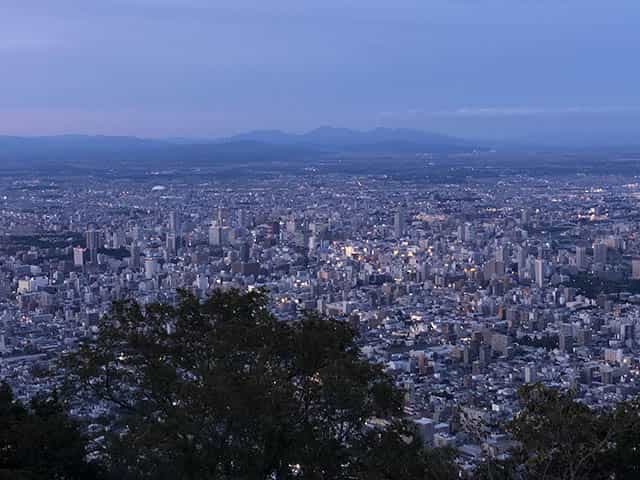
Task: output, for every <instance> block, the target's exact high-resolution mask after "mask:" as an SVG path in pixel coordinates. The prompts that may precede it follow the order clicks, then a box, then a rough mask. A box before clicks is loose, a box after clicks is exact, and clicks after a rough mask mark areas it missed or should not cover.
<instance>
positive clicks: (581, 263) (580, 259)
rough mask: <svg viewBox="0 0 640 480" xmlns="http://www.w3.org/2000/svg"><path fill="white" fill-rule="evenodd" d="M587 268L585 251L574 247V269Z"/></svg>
mask: <svg viewBox="0 0 640 480" xmlns="http://www.w3.org/2000/svg"><path fill="white" fill-rule="evenodd" d="M586 266H587V249H586V248H585V247H576V267H578V268H580V269H582V268H585V267H586Z"/></svg>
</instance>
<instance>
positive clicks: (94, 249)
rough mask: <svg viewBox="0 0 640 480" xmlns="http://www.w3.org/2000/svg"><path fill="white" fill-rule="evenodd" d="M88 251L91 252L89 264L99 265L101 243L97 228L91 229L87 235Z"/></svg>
mask: <svg viewBox="0 0 640 480" xmlns="http://www.w3.org/2000/svg"><path fill="white" fill-rule="evenodd" d="M85 237H86V243H87V251H88V252H89V262H90V263H93V264H95V263H98V243H99V241H100V234H99V232H98V231H97V230H96V229H95V227H93V226H91V227H89V230H87V232H86V234H85Z"/></svg>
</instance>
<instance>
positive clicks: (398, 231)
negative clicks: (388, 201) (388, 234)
mask: <svg viewBox="0 0 640 480" xmlns="http://www.w3.org/2000/svg"><path fill="white" fill-rule="evenodd" d="M405 222H406V220H405V211H404V207H400V208H399V209H398V211H397V212H396V213H395V215H394V216H393V233H394V236H395V237H396V238H402V236H403V235H404V231H405Z"/></svg>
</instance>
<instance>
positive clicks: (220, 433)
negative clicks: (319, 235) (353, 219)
mask: <svg viewBox="0 0 640 480" xmlns="http://www.w3.org/2000/svg"><path fill="white" fill-rule="evenodd" d="M67 367H68V368H69V369H70V371H71V372H73V375H71V377H70V378H71V380H72V384H73V387H74V389H75V391H76V392H78V394H79V395H80V396H81V398H83V399H84V400H85V401H87V400H102V401H108V402H110V403H111V404H112V405H114V406H116V407H117V408H118V411H119V413H120V415H119V419H120V422H119V423H118V424H116V425H114V426H113V430H112V431H113V435H111V436H110V438H109V440H108V442H107V450H106V452H105V455H106V458H107V463H108V466H109V468H110V469H111V471H112V472H113V473H114V475H115V476H117V477H119V478H154V479H164V478H166V479H169V478H170V479H209V478H216V479H231V478H233V479H239V478H246V479H289V478H301V479H341V478H344V479H347V478H349V479H358V478H372V479H381V480H382V479H404V478H406V479H409V478H411V479H413V478H417V479H432V478H433V479H437V478H452V477H451V476H448V477H447V476H446V475H448V474H449V473H451V472H453V471H454V468H453V466H452V464H451V465H449V466H443V465H446V464H447V462H446V461H445V459H441V458H438V461H439V462H440V464H439V465H437V467H438V468H440V469H441V470H442V472H443V474H442V476H439V477H434V476H429V475H430V468H431V465H432V463H433V465H436V464H437V463H436V462H431V461H428V460H429V459H428V455H430V454H428V453H427V452H425V451H424V450H423V449H422V448H421V442H420V441H419V440H418V438H417V437H416V435H415V434H414V433H413V432H412V431H411V430H410V429H409V427H408V426H407V425H406V424H405V423H403V422H402V421H401V420H400V418H401V417H402V397H403V396H402V393H401V392H400V391H398V390H397V389H396V388H395V387H394V385H393V383H392V381H391V379H389V378H388V377H387V376H386V375H385V374H384V373H383V372H382V370H381V368H380V367H379V366H376V365H373V364H371V363H369V362H367V361H366V360H364V359H363V358H361V356H360V355H359V350H358V348H357V346H356V343H355V341H354V334H353V332H352V331H351V329H350V328H349V326H348V325H346V324H344V323H341V322H336V321H333V320H327V319H321V318H319V317H317V316H314V315H307V316H305V317H304V318H303V319H301V320H300V321H299V322H293V323H285V322H281V321H278V320H277V319H276V318H275V317H274V316H273V315H272V314H271V313H270V312H269V311H268V309H267V306H266V297H265V295H264V294H263V293H261V292H251V293H248V294H241V293H240V292H238V291H229V292H222V291H217V292H215V293H214V294H213V295H212V296H211V297H210V298H209V299H208V300H207V301H206V302H204V303H201V302H199V301H198V299H196V298H195V297H194V296H192V295H190V294H187V293H185V292H182V293H181V300H180V302H179V304H178V306H177V307H171V306H168V305H159V304H157V305H148V306H146V307H145V308H144V309H142V308H141V307H140V306H139V305H138V304H136V303H134V302H121V303H117V304H115V305H114V308H113V311H112V314H111V315H110V316H108V317H107V318H105V319H104V321H103V324H102V325H101V329H100V333H99V336H98V338H97V340H96V341H95V342H92V343H90V344H86V345H84V346H83V347H81V349H80V350H79V351H78V352H77V353H76V354H74V355H72V356H70V357H69V358H68V359H67ZM431 455H432V454H431ZM447 468H449V470H447ZM434 471H435V469H434Z"/></svg>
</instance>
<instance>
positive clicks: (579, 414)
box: [500, 384, 619, 480]
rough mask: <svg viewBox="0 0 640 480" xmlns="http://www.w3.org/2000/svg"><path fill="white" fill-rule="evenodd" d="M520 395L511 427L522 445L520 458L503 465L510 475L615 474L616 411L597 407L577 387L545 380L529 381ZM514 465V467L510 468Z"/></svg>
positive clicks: (568, 477)
mask: <svg viewBox="0 0 640 480" xmlns="http://www.w3.org/2000/svg"><path fill="white" fill-rule="evenodd" d="M519 395H520V399H521V403H522V410H521V411H520V412H519V413H518V414H517V415H516V416H515V418H514V419H513V420H512V421H511V422H510V423H509V425H508V431H509V432H510V433H511V434H512V435H513V437H514V439H515V440H517V441H518V442H519V443H520V445H521V447H520V449H518V450H517V451H516V452H514V455H515V460H516V461H515V462H514V461H512V462H509V463H507V464H503V465H501V467H502V468H501V470H500V471H501V472H502V473H504V478H527V479H528V478H531V479H533V478H535V479H566V480H573V479H583V478H589V479H594V480H595V479H599V478H600V479H606V478H612V473H613V470H612V465H611V462H610V455H611V448H612V445H613V444H614V441H615V438H616V435H617V428H618V426H619V424H618V422H614V421H612V416H611V414H610V412H607V411H602V412H598V411H594V410H592V409H590V408H589V407H588V406H586V405H584V404H582V403H579V402H577V401H575V400H574V398H573V395H572V393H571V392H563V391H560V390H556V389H551V388H546V387H544V386H543V385H541V384H534V385H525V386H523V387H522V388H521V389H520V392H519ZM508 466H510V467H512V468H513V469H514V470H513V471H511V472H509V471H505V467H508ZM613 478H618V477H613Z"/></svg>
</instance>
